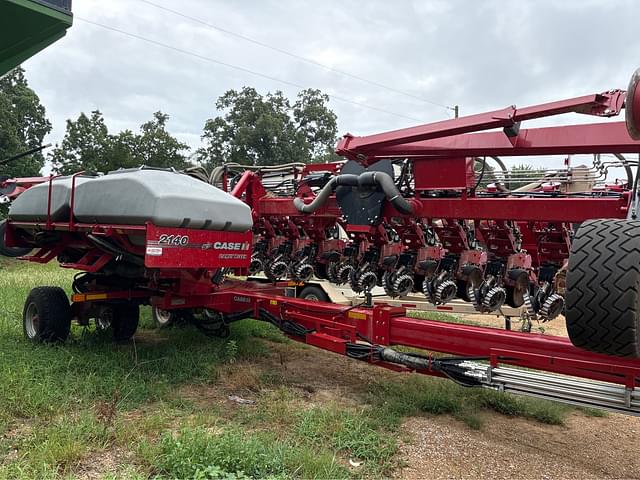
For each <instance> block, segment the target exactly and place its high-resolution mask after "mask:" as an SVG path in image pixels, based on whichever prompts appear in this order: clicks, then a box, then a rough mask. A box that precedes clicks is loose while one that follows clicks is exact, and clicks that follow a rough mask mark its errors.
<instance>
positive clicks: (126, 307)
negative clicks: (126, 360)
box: [111, 303, 140, 342]
mask: <svg viewBox="0 0 640 480" xmlns="http://www.w3.org/2000/svg"><path fill="white" fill-rule="evenodd" d="M139 321H140V306H139V305H138V304H136V303H114V304H113V323H112V324H111V330H112V331H113V339H114V340H115V341H116V342H127V341H129V340H131V337H133V335H134V334H135V333H136V330H138V322H139Z"/></svg>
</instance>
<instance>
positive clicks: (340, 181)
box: [293, 172, 413, 215]
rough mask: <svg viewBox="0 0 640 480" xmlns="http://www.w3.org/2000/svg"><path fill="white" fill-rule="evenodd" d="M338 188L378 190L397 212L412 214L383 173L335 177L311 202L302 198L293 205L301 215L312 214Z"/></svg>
mask: <svg viewBox="0 0 640 480" xmlns="http://www.w3.org/2000/svg"><path fill="white" fill-rule="evenodd" d="M338 187H356V188H358V189H367V188H380V190H382V192H384V194H385V196H386V197H387V200H389V202H390V203H391V204H392V205H393V206H394V207H395V209H396V210H398V212H400V213H402V214H405V215H409V214H411V213H413V205H412V204H411V202H409V201H408V200H407V199H406V198H404V197H403V196H402V194H401V193H400V190H398V187H397V186H396V184H395V183H394V181H393V178H392V177H391V175H389V174H388V173H385V172H363V173H361V174H360V175H354V174H351V173H343V174H342V175H336V176H335V177H332V178H331V180H329V181H328V182H327V184H326V185H325V186H324V187H323V188H322V190H320V192H318V194H317V195H316V197H315V198H314V199H313V201H312V202H311V203H309V204H305V203H304V200H303V199H302V198H299V197H296V198H294V199H293V205H294V206H295V207H296V209H297V210H298V211H299V212H301V213H313V212H315V211H316V210H318V209H319V208H320V207H322V206H323V205H324V204H325V203H326V201H327V200H328V199H329V197H330V196H331V194H333V192H334V191H335V189H336V188H338Z"/></svg>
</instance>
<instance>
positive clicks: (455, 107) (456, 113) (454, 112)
mask: <svg viewBox="0 0 640 480" xmlns="http://www.w3.org/2000/svg"><path fill="white" fill-rule="evenodd" d="M453 114H454V118H458V115H459V114H460V107H459V106H458V105H454V107H453Z"/></svg>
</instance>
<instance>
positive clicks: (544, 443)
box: [396, 315, 640, 480]
mask: <svg viewBox="0 0 640 480" xmlns="http://www.w3.org/2000/svg"><path fill="white" fill-rule="evenodd" d="M464 318H465V319H469V320H472V321H473V322H474V323H477V324H480V325H483V326H491V327H496V328H501V327H503V326H504V319H502V318H498V317H494V316H488V315H467V316H465V317H464ZM519 326H520V325H519V323H517V322H516V321H515V320H514V324H513V326H512V328H513V329H514V330H517V329H518V328H519ZM541 329H543V332H542V331H541ZM532 332H538V333H542V334H544V335H561V336H566V335H567V330H566V327H565V321H564V318H563V317H559V318H556V319H555V320H553V321H551V322H548V323H540V324H538V323H534V324H533V329H532ZM485 419H486V420H485V423H484V426H483V428H482V429H481V430H472V429H470V428H469V427H467V426H466V425H464V424H463V423H461V422H459V421H458V420H456V419H454V418H451V417H446V416H444V417H422V418H411V419H409V420H407V421H406V422H405V423H404V425H403V430H404V431H405V433H406V434H407V435H408V437H407V440H405V441H404V442H403V444H402V445H401V452H402V456H403V460H404V462H405V464H406V467H405V468H403V469H402V470H399V471H398V472H397V475H396V476H397V478H406V479H423V478H425V479H426V478H429V479H449V478H473V479H482V478H490V479H492V480H499V479H503V478H504V479H514V478H522V479H577V478H580V479H591V478H594V479H602V478H611V479H632V478H640V417H630V416H626V415H618V414H609V415H607V416H606V417H604V418H599V417H589V416H586V415H584V414H582V413H579V412H577V413H575V414H573V415H572V416H571V417H570V418H569V419H568V420H567V422H566V425H563V426H554V425H544V424H541V423H537V422H533V421H529V420H525V419H522V418H512V417H506V416H503V415H499V414H496V413H487V414H486V417H485Z"/></svg>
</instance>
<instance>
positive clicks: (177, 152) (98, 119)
mask: <svg viewBox="0 0 640 480" xmlns="http://www.w3.org/2000/svg"><path fill="white" fill-rule="evenodd" d="M168 119H169V116H168V115H165V114H163V113H162V112H156V113H154V115H153V119H152V120H150V121H149V122H146V123H144V124H143V125H142V126H141V127H140V133H139V134H136V133H133V132H132V131H131V130H124V131H122V132H120V133H118V134H115V135H112V134H110V133H109V129H108V128H107V125H106V123H105V121H104V117H103V115H102V113H100V111H98V110H95V111H93V112H91V116H87V115H85V114H84V113H81V114H80V116H79V117H78V118H77V120H67V131H66V134H65V136H64V139H63V140H62V143H61V144H60V145H58V146H56V148H55V149H54V150H53V152H52V153H51V156H50V159H51V163H52V165H53V169H54V171H55V172H57V173H61V174H65V175H66V174H71V173H74V172H78V171H80V170H85V171H89V172H108V171H111V170H117V169H118V168H131V167H138V166H140V165H147V166H151V167H162V168H167V167H174V168H176V169H182V168H185V167H186V166H187V163H188V162H187V160H186V157H185V154H184V153H182V152H185V151H188V149H189V147H188V145H186V144H184V143H182V142H180V141H178V140H177V139H176V138H174V137H173V136H172V135H171V134H170V133H169V132H168V131H167V130H166V123H167V120H168Z"/></svg>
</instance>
